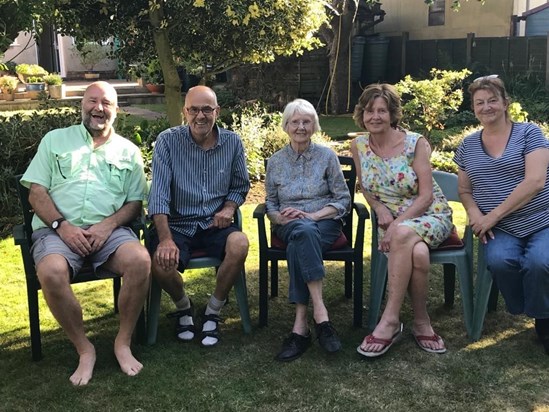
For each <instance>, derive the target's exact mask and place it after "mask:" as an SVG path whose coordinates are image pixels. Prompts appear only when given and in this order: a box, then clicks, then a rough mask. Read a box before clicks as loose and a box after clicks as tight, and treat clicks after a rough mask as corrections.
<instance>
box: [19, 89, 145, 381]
mask: <svg viewBox="0 0 549 412" xmlns="http://www.w3.org/2000/svg"><path fill="white" fill-rule="evenodd" d="M117 108H118V106H117V95H116V90H115V89H114V88H113V87H112V86H111V85H110V84H108V83H106V82H95V83H92V84H91V85H90V86H88V88H87V89H86V91H85V93H84V97H83V99H82V123H81V124H80V125H75V126H71V127H67V128H65V129H57V130H53V131H51V132H49V133H47V134H46V136H44V138H43V139H42V141H41V143H40V146H39V147H38V152H37V153H36V155H35V157H34V158H33V160H32V162H31V164H30V165H29V167H28V169H27V171H26V172H25V174H24V175H23V178H22V179H21V183H22V184H23V185H24V186H26V187H28V188H30V194H29V201H30V203H31V205H32V207H33V208H34V211H35V215H34V220H33V222H32V226H33V230H34V232H33V235H32V240H33V247H32V253H33V257H34V262H35V265H36V272H37V275H38V279H39V280H40V284H41V286H42V291H43V293H44V297H45V299H46V302H47V304H48V306H49V307H50V310H51V312H52V314H53V315H54V317H55V318H56V319H57V321H58V322H59V324H60V325H61V327H62V328H63V330H64V331H65V333H66V334H67V336H68V337H69V339H70V340H71V342H72V343H73V344H74V346H75V348H76V350H77V352H78V355H79V357H80V359H79V364H78V368H77V369H76V371H75V372H74V373H73V374H72V375H71V377H70V381H71V382H72V383H73V384H74V385H86V384H87V383H88V382H89V380H90V379H91V377H92V374H93V368H94V365H95V360H96V355H95V348H94V346H93V344H92V343H91V342H90V341H89V339H88V338H87V337H86V335H85V332H84V325H83V319H82V309H81V307H80V304H79V303H78V301H77V299H76V297H75V295H74V293H73V291H72V289H71V285H70V278H71V276H73V275H74V274H75V273H77V272H78V271H79V270H80V269H81V268H82V265H83V262H84V260H87V261H89V262H90V263H91V264H92V265H93V267H94V269H95V271H96V273H97V274H98V275H101V274H102V273H104V272H105V271H108V272H112V273H116V274H119V275H120V276H122V277H123V278H124V281H123V283H122V288H121V290H120V296H119V299H118V305H119V310H120V329H119V331H118V334H117V336H116V339H115V341H114V354H115V356H116V358H117V360H118V363H119V364H120V368H121V369H122V371H123V372H124V373H126V374H127V375H130V376H134V375H136V374H138V373H139V372H140V370H141V369H142V367H143V365H142V364H141V363H140V362H139V361H138V360H137V359H135V357H134V356H133V354H132V352H131V348H130V343H131V336H132V333H133V330H134V328H135V324H136V322H137V319H138V317H139V314H140V312H141V308H142V307H143V304H144V301H145V296H146V294H147V291H148V285H149V276H150V275H149V273H150V266H151V262H150V258H149V254H148V252H147V250H146V249H145V248H144V247H143V246H142V245H141V243H140V242H139V240H138V239H137V237H136V236H135V234H134V233H133V232H132V231H131V230H130V229H129V228H128V227H126V225H127V224H128V223H129V222H131V221H132V220H134V219H135V218H136V217H138V216H139V215H140V213H141V207H142V201H143V199H144V197H145V196H146V192H147V183H146V178H145V174H144V172H143V161H142V159H141V154H140V152H139V149H138V148H137V147H136V146H135V145H134V144H133V143H131V142H130V141H129V140H127V139H124V138H123V137H121V136H119V135H117V134H116V132H115V131H114V129H113V127H112V124H113V122H114V119H115V118H116V110H117Z"/></svg>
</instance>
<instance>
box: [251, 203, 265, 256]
mask: <svg viewBox="0 0 549 412" xmlns="http://www.w3.org/2000/svg"><path fill="white" fill-rule="evenodd" d="M265 214H266V207H265V203H260V204H258V205H257V206H256V208H255V210H254V214H253V216H254V219H257V233H258V240H259V250H260V251H261V250H267V248H268V245H267V228H266V226H265Z"/></svg>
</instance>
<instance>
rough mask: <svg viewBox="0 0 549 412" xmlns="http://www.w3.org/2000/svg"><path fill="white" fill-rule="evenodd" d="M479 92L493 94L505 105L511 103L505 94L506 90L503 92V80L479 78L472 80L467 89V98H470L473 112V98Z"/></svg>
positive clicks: (489, 77)
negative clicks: (486, 91)
mask: <svg viewBox="0 0 549 412" xmlns="http://www.w3.org/2000/svg"><path fill="white" fill-rule="evenodd" d="M479 90H488V91H490V92H492V93H494V95H496V96H498V97H501V98H502V99H503V100H504V101H506V102H507V104H509V103H510V102H511V99H510V98H509V95H508V94H507V90H505V85H504V84H503V80H501V79H500V78H499V77H492V76H484V77H479V78H478V79H476V80H474V81H473V83H471V84H470V85H469V88H468V91H469V96H471V109H473V111H474V110H475V101H474V96H475V93H476V92H478V91H479Z"/></svg>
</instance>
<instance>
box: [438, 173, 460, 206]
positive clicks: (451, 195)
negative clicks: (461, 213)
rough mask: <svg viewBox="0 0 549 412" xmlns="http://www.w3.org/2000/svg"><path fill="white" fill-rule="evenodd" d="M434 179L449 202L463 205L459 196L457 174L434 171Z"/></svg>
mask: <svg viewBox="0 0 549 412" xmlns="http://www.w3.org/2000/svg"><path fill="white" fill-rule="evenodd" d="M433 177H434V178H435V180H436V182H437V183H438V185H439V186H440V188H441V189H442V193H444V196H445V197H446V199H447V200H448V201H450V202H460V203H461V200H460V198H459V194H458V177H457V175H456V174H454V173H448V172H442V171H440V170H433Z"/></svg>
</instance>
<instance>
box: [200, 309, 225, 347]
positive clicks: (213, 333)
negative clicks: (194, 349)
mask: <svg viewBox="0 0 549 412" xmlns="http://www.w3.org/2000/svg"><path fill="white" fill-rule="evenodd" d="M208 321H212V322H214V323H215V329H213V330H208V331H205V330H203V331H202V332H201V334H200V345H201V346H202V347H204V348H211V347H214V346H216V345H217V344H218V343H219V340H220V339H221V336H220V334H219V323H220V322H221V323H223V320H222V319H221V318H220V317H219V315H216V314H213V313H211V314H209V315H202V328H204V324H205V323H206V322H208ZM205 338H214V339H217V342H215V343H214V344H213V345H204V343H202V342H203V340H204V339H205Z"/></svg>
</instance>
